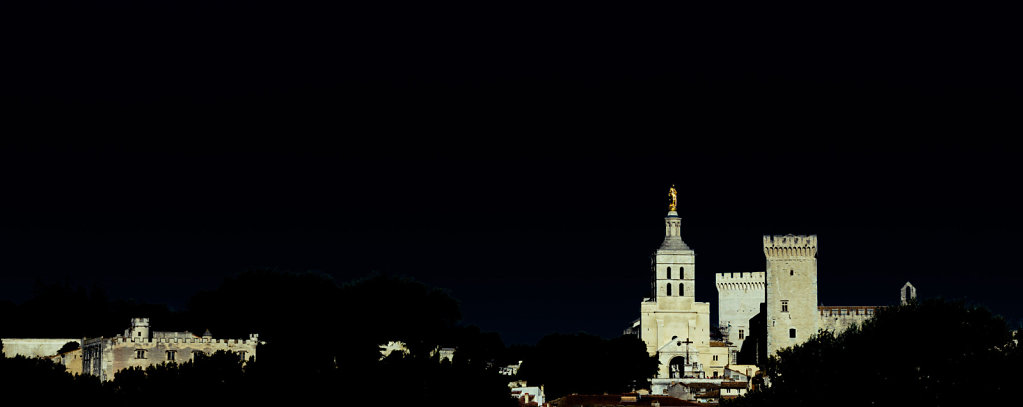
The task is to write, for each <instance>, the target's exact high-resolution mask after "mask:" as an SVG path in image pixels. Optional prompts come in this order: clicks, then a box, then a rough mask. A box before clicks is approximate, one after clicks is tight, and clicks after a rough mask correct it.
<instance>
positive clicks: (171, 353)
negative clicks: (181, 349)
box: [167, 350, 177, 362]
mask: <svg viewBox="0 0 1023 407" xmlns="http://www.w3.org/2000/svg"><path fill="white" fill-rule="evenodd" d="M176 352H177V351H173V350H169V351H167V361H168V362H173V361H174V353H176Z"/></svg>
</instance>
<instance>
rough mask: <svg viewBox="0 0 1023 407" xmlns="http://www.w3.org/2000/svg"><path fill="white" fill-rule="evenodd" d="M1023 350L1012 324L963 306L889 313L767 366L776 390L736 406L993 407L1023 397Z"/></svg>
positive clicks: (824, 336) (784, 353)
mask: <svg viewBox="0 0 1023 407" xmlns="http://www.w3.org/2000/svg"><path fill="white" fill-rule="evenodd" d="M1021 361H1023V359H1021V354H1020V349H1019V347H1018V345H1016V344H1015V343H1014V342H1013V341H1012V332H1011V331H1010V330H1009V329H1008V325H1007V324H1006V322H1005V320H1004V319H1002V318H1000V317H997V316H994V315H992V314H991V313H990V312H989V311H988V310H987V309H985V308H982V307H977V306H967V305H966V304H964V303H962V302H947V301H941V300H927V301H923V302H911V303H909V304H907V305H904V306H899V307H892V308H887V309H881V310H878V311H877V314H876V315H875V316H874V318H872V319H869V320H867V321H865V322H864V323H863V325H862V326H861V327H858V328H853V329H850V330H848V331H845V332H843V333H841V334H839V335H837V336H836V335H832V334H831V333H827V332H824V333H821V334H819V335H816V336H815V337H813V338H811V339H810V340H809V341H807V342H806V343H804V344H802V345H798V346H795V347H792V348H788V349H784V350H781V351H779V352H778V355H777V357H771V358H770V359H769V360H768V362H767V363H766V364H765V366H764V370H765V372H766V379H767V381H768V382H769V384H770V385H769V387H768V388H766V389H764V390H763V391H756V392H752V393H750V394H749V395H748V396H746V397H742V398H739V399H737V400H735V401H734V402H732V403H730V404H732V405H776V404H788V405H825V404H828V405H834V404H840V405H860V406H864V405H880V406H883V405H892V406H895V405H933V406H937V405H956V404H985V403H989V402H995V401H996V400H997V399H998V398H1000V397H1002V396H1004V395H1005V394H1008V393H1010V392H1012V391H1014V390H1015V388H1016V387H1015V386H1016V383H1018V382H1019V380H1020V379H1021V378H1023V375H1021V374H1020V373H1019V372H1018V370H1017V369H1013V368H1010V367H1011V366H1016V364H1017V363H1019V362H1021Z"/></svg>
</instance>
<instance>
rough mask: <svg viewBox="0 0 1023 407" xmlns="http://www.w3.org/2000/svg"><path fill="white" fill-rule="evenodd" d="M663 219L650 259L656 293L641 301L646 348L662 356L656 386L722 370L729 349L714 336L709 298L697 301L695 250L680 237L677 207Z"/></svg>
mask: <svg viewBox="0 0 1023 407" xmlns="http://www.w3.org/2000/svg"><path fill="white" fill-rule="evenodd" d="M664 223H665V226H664V241H663V242H662V243H661V247H660V248H659V249H657V251H656V253H655V254H654V258H653V264H652V268H653V273H654V282H653V284H652V288H653V293H652V296H651V297H650V298H646V299H644V300H643V302H642V303H641V304H640V320H639V327H638V330H639V332H638V334H639V337H640V339H642V340H643V342H645V343H646V346H647V352H649V353H650V355H652V356H656V357H657V359H658V360H659V361H660V368H659V370H658V372H657V377H656V378H655V380H654V381H655V383H654V387H665V386H667V385H668V384H669V383H668V382H667V381H669V380H671V379H675V380H676V381H677V380H678V379H681V378H683V377H695V378H702V377H720V376H723V374H724V369H725V366H726V365H727V364H728V354H729V352H728V348H727V346H726V345H725V344H724V343H722V342H719V341H711V340H710V331H711V325H710V303H707V302H697V301H696V290H695V286H696V285H695V281H696V253H695V252H693V250H692V249H690V248H689V246H688V245H686V243H685V242H683V241H682V236H681V223H682V222H681V219H679V217H678V213H677V212H675V211H670V212H668V216H667V217H665V219H664ZM662 382H663V383H662ZM655 394H659V393H657V392H656V391H655Z"/></svg>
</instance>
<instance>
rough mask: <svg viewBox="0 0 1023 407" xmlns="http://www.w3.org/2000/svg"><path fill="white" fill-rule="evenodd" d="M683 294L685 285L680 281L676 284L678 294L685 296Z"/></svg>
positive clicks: (684, 293)
mask: <svg viewBox="0 0 1023 407" xmlns="http://www.w3.org/2000/svg"><path fill="white" fill-rule="evenodd" d="M685 295H686V285H685V284H682V283H679V284H678V296H679V297H685Z"/></svg>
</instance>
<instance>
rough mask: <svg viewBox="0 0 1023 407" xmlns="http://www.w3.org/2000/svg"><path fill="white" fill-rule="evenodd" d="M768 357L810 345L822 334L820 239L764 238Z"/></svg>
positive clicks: (795, 236)
mask: <svg viewBox="0 0 1023 407" xmlns="http://www.w3.org/2000/svg"><path fill="white" fill-rule="evenodd" d="M764 256H765V257H767V272H766V273H767V276H766V280H767V281H766V282H767V287H766V289H767V298H766V303H765V307H766V310H767V319H766V323H767V354H768V355H772V354H774V353H776V352H777V351H778V350H779V349H783V348H787V347H789V346H792V345H797V344H800V343H803V342H806V340H807V339H809V338H810V336H811V335H814V334H816V333H817V330H818V320H819V315H818V309H817V235H809V236H802V235H798V236H797V235H784V236H764Z"/></svg>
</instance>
